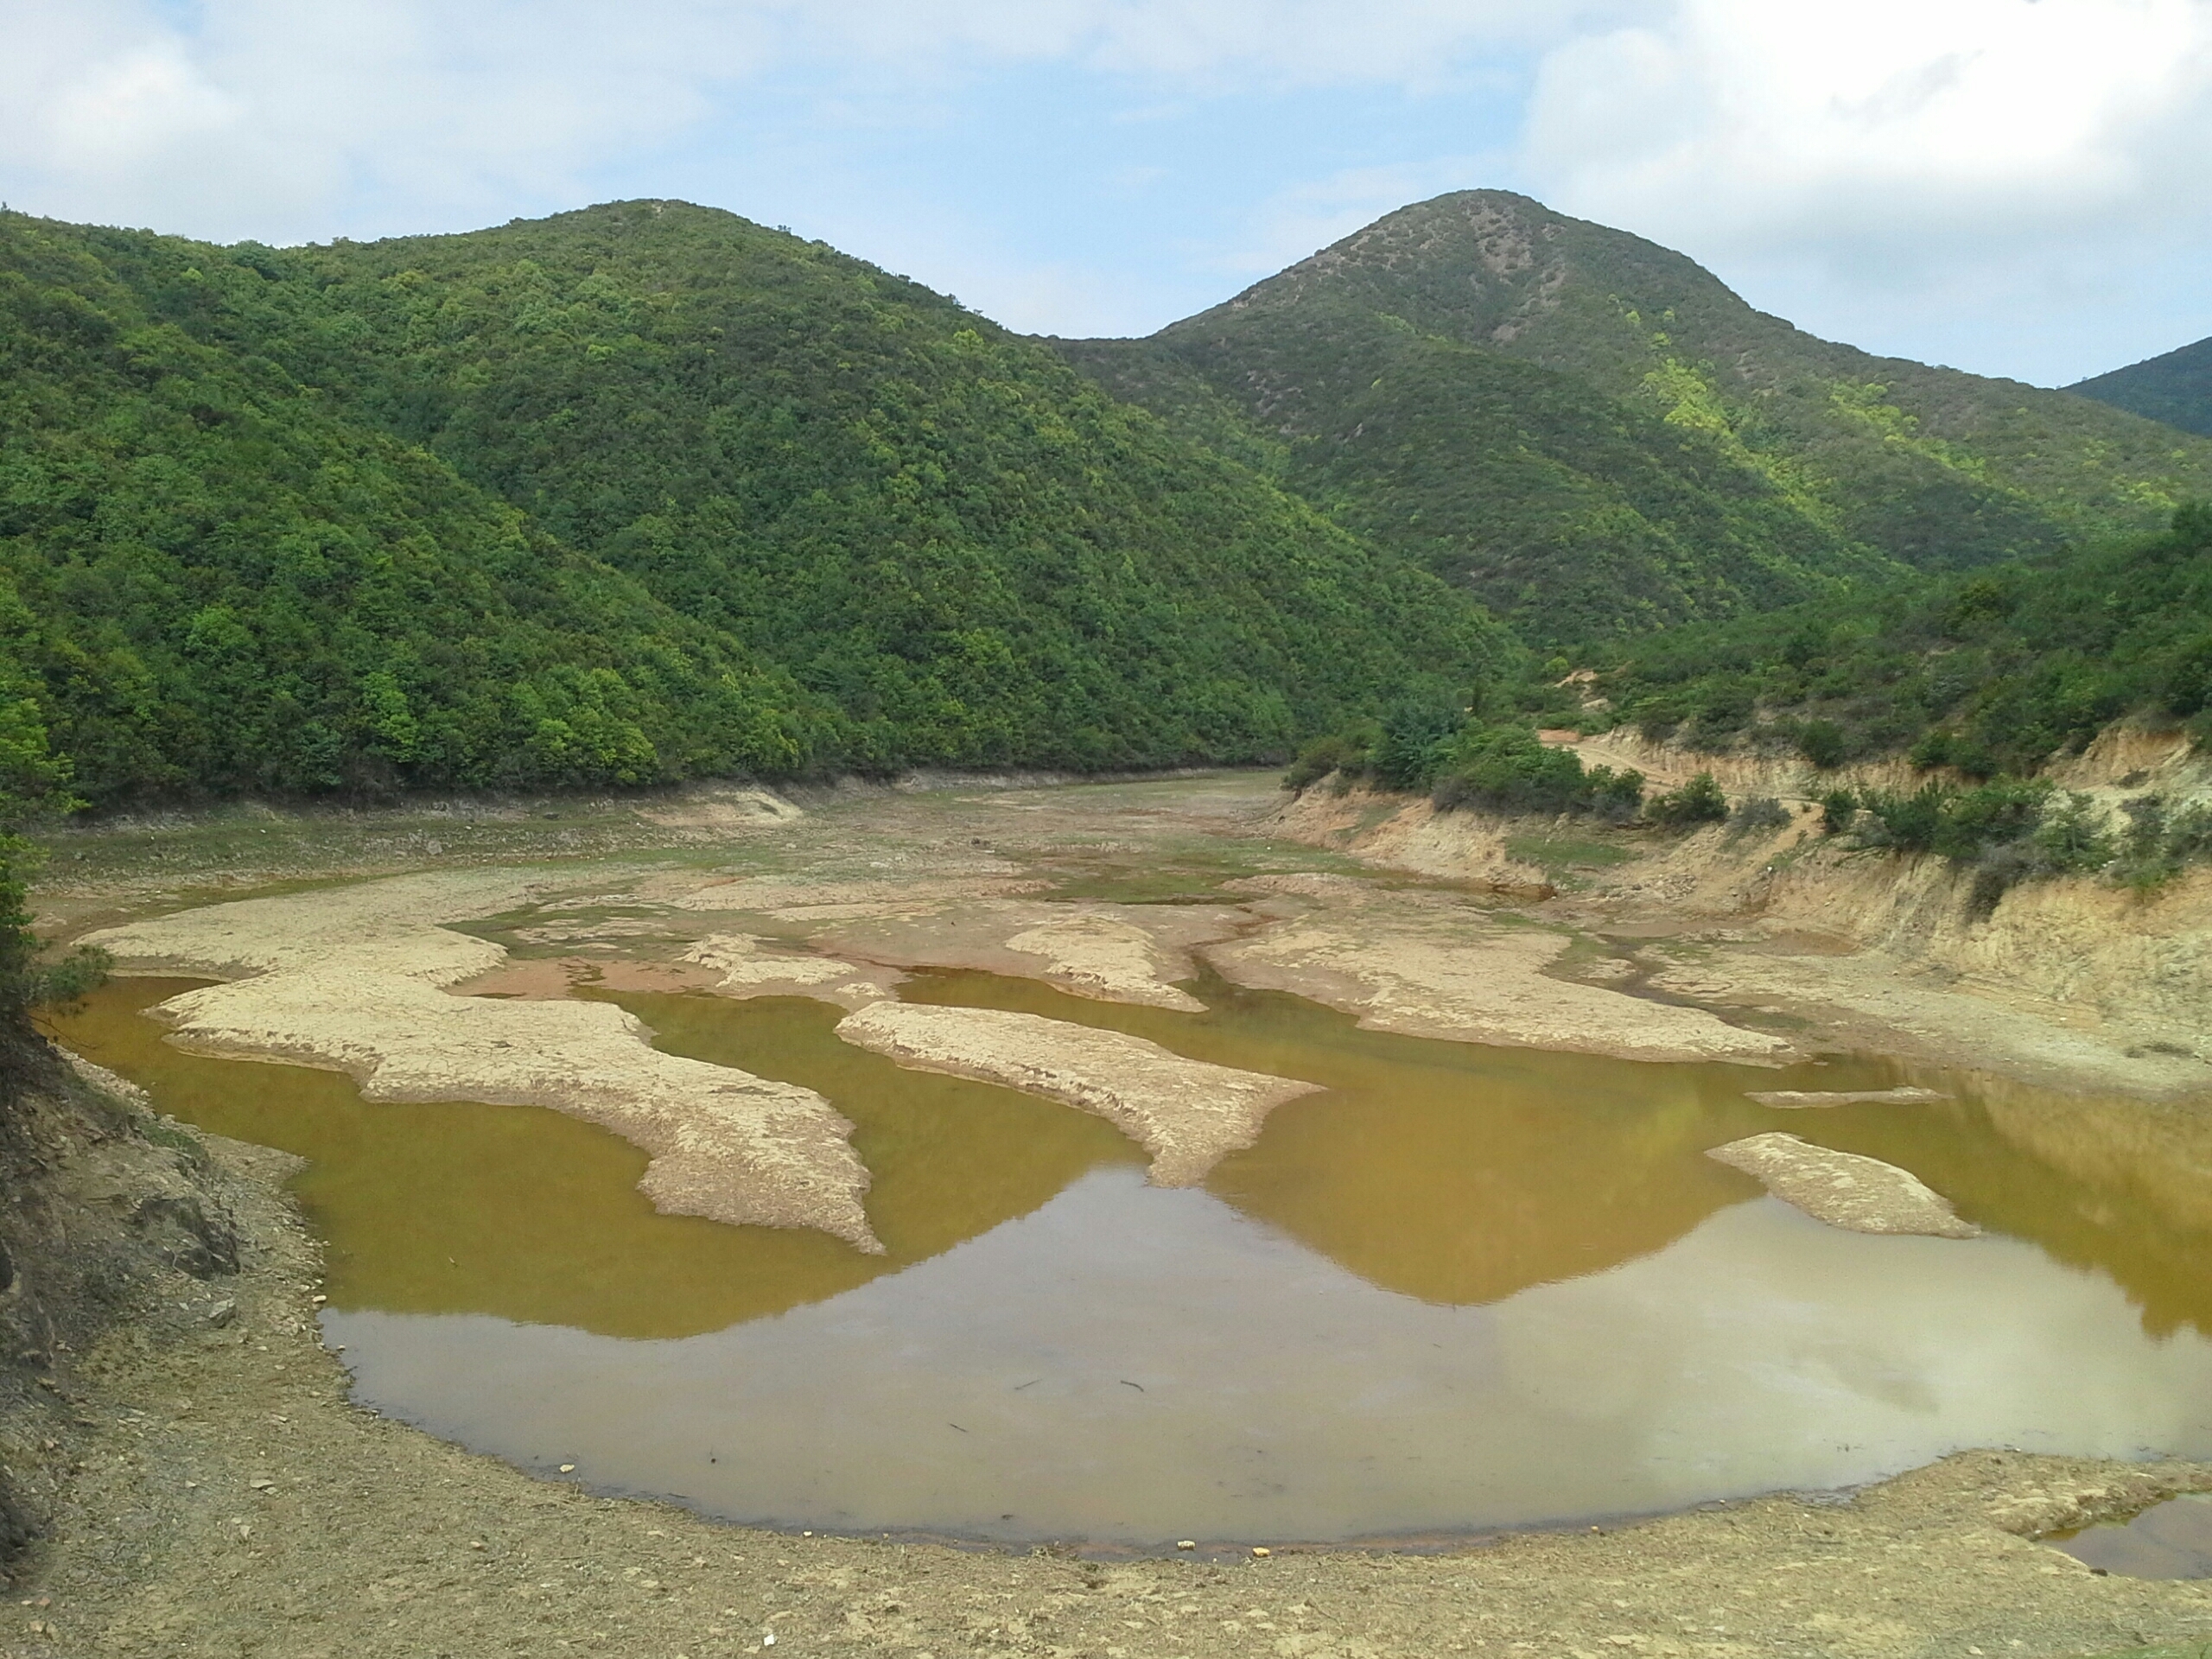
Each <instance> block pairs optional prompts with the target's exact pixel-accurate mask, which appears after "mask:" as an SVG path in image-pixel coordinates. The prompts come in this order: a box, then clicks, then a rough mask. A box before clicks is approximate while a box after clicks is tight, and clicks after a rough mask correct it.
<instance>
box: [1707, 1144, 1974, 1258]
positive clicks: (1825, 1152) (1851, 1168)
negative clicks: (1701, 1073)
mask: <svg viewBox="0 0 2212 1659" xmlns="http://www.w3.org/2000/svg"><path fill="white" fill-rule="evenodd" d="M1706 1156H1707V1157H1708V1158H1710V1159H1712V1160H1714V1161H1715V1162H1716V1163H1723V1164H1726V1165H1727V1166H1729V1167H1730V1168H1731V1169H1740V1170H1742V1171H1743V1172H1744V1173H1745V1174H1746V1175H1750V1176H1753V1177H1755V1178H1756V1179H1758V1180H1759V1181H1760V1182H1761V1183H1762V1184H1763V1185H1764V1186H1765V1187H1766V1190H1767V1191H1768V1192H1771V1193H1773V1194H1774V1196H1775V1197H1776V1198H1780V1199H1781V1200H1782V1201H1783V1203H1784V1204H1791V1205H1796V1206H1797V1208H1798V1209H1800V1210H1802V1211H1804V1212H1805V1213H1806V1214H1807V1215H1808V1216H1811V1217H1814V1218H1815V1220H1817V1221H1825V1222H1826V1223H1827V1224H1828V1225H1829V1226H1831V1227H1844V1228H1848V1229H1849V1230H1851V1231H1853V1232H1854V1233H1920V1234H1924V1235H1926V1236H1929V1237H1932V1238H1978V1237H1980V1234H1981V1229H1980V1228H1979V1227H1976V1226H1975V1225H1974V1224H1973V1223H1971V1222H1966V1221H1961V1220H1960V1219H1959V1217H1958V1216H1957V1214H1956V1213H1955V1211H1953V1210H1952V1208H1951V1205H1950V1203H1949V1201H1948V1199H1946V1198H1943V1197H1942V1196H1941V1195H1940V1194H1938V1193H1936V1192H1931V1191H1930V1190H1929V1188H1928V1186H1927V1185H1925V1184H1923V1182H1922V1181H1921V1179H1919V1177H1917V1176H1916V1175H1914V1174H1913V1173H1911V1172H1910V1171H1909V1170H1903V1169H1899V1168H1898V1167H1897V1166H1896V1165H1895V1164H1885V1163H1884V1162H1883V1161H1882V1160H1880V1159H1878V1158H1863V1157H1861V1156H1859V1154H1857V1153H1855V1152H1837V1151H1834V1150H1833V1149H1832V1148H1830V1147H1815V1146H1813V1145H1811V1144H1809V1143H1808V1142H1807V1141H1800V1140H1799V1139H1798V1138H1797V1137H1796V1135H1748V1136H1746V1137H1745V1139H1743V1140H1741V1141H1730V1142H1729V1143H1728V1144H1727V1145H1726V1146H1725V1147H1713V1150H1712V1151H1710V1152H1708V1153H1707V1154H1706Z"/></svg>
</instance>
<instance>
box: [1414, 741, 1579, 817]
mask: <svg viewBox="0 0 2212 1659" xmlns="http://www.w3.org/2000/svg"><path fill="white" fill-rule="evenodd" d="M1433 799H1434V801H1435V802H1436V804H1437V805H1438V806H1440V807H1442V808H1445V809H1446V810H1449V809H1451V808H1452V807H1455V806H1478V807H1484V808H1487V809H1488V810H1491V811H1493V812H1543V813H1551V814H1557V813H1560V812H1572V811H1575V810H1580V809H1582V808H1585V807H1586V806H1587V805H1588V804H1589V801H1590V785H1589V780H1588V779H1586V777H1585V776H1584V775H1583V771H1582V761H1581V759H1580V756H1578V755H1576V754H1575V753H1573V751H1571V750H1567V749H1554V748H1548V747H1545V745H1544V744H1543V743H1542V742H1541V741H1540V740H1539V739H1538V738H1537V736H1536V734H1535V732H1534V731H1532V730H1530V729H1529V728H1528V727H1525V726H1492V727H1486V728H1478V727H1470V728H1468V729H1467V730H1466V731H1465V732H1463V733H1461V734H1460V735H1459V741H1457V742H1456V743H1455V744H1454V745H1453V746H1452V752H1451V753H1450V754H1449V756H1448V757H1447V758H1446V760H1445V762H1444V765H1443V767H1442V769H1441V772H1440V776H1439V777H1438V779H1437V781H1436V788H1435V791H1434V793H1433Z"/></svg>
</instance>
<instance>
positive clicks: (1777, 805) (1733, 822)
mask: <svg viewBox="0 0 2212 1659" xmlns="http://www.w3.org/2000/svg"><path fill="white" fill-rule="evenodd" d="M1788 828H1789V808H1788V807H1786V806H1784V805H1783V804H1782V803H1781V802H1780V801H1777V800H1776V799H1775V798H1774V797H1773V796H1771V795H1754V796H1750V797H1747V798H1745V799H1744V800H1742V801H1740V802H1738V804H1737V806H1736V810H1734V811H1733V812H1731V813H1730V814H1729V815H1728V829H1729V832H1730V833H1731V834H1732V835H1738V836H1748V835H1754V834H1760V833H1764V834H1766V835H1772V834H1773V833H1774V832H1775V831H1776V830H1777V829H1788Z"/></svg>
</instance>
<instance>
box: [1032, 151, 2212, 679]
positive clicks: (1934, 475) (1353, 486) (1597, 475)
mask: <svg viewBox="0 0 2212 1659" xmlns="http://www.w3.org/2000/svg"><path fill="white" fill-rule="evenodd" d="M1061 349H1062V350H1063V351H1064V352H1065V353H1066V354H1067V355H1068V357H1069V358H1070V359H1071V360H1072V361H1074V362H1076V363H1077V364H1078V365H1081V366H1083V367H1084V369H1085V371H1086V372H1089V373H1090V374H1092V375H1093V376H1094V377H1095V378H1097V379H1098V380H1099V381H1100V382H1101V384H1103V385H1107V386H1109V387H1110V388H1111V389H1112V390H1114V391H1115V392H1116V394H1117V395H1119V396H1122V397H1128V398H1130V399H1132V400H1134V401H1136V402H1139V403H1141V404H1145V405H1146V406H1147V407H1149V408H1152V409H1154V410H1156V411H1157V412H1159V413H1160V414H1161V416H1163V418H1165V419H1166V420H1168V421H1169V422H1170V423H1173V424H1174V425H1176V426H1177V427H1178V428H1179V429H1182V430H1185V431H1186V432H1188V433H1190V434H1192V435H1194V436H1197V437H1198V438H1200V439H1202V440H1204V441H1205V442H1210V443H1211V444H1213V445H1214V446H1215V447H1216V448H1224V449H1230V450H1234V451H1236V452H1238V453H1242V454H1246V455H1247V456H1248V457H1249V458H1251V459H1253V460H1254V461H1256V462H1260V463H1262V464H1271V465H1272V466H1273V467H1274V469H1275V471H1276V473H1277V475H1278V476H1280V477H1281V478H1282V479H1283V480H1284V481H1285V482H1286V483H1287V484H1288V485H1290V486H1292V487H1293V488H1294V489H1296V490H1298V491H1300V493H1304V494H1305V495H1306V496H1307V497H1308V499H1312V500H1313V501H1314V502H1315V503H1316V504H1317V505H1321V506H1323V507H1324V508H1325V509H1326V510H1328V511H1329V512H1332V514H1333V515H1334V516H1335V517H1337V518H1338V519H1339V520H1340V521H1341V522H1343V523H1344V524H1349V525H1352V526H1355V527H1357V528H1358V529H1359V530H1361V531H1363V532H1365V533H1367V534H1369V535H1370V536H1371V537H1374V539H1376V541H1377V542H1378V543H1383V544H1384V545H1387V546H1389V547H1393V548H1395V549H1397V550H1400V551H1402V552H1404V553H1406V554H1408V556H1412V557H1414V558H1417V559H1419V560H1421V562H1422V563H1425V564H1426V565H1427V567H1428V568H1429V569H1433V570H1434V571H1436V572H1438V573H1439V574H1440V575H1445V576H1446V577H1447V578H1449V579H1451V580H1452V581H1454V582H1459V583H1462V584H1464V585H1465V586H1467V587H1469V588H1471V589H1472V591H1473V592H1475V593H1476V594H1478V595H1479V596H1480V597H1482V598H1483V599H1484V601H1486V602H1487V603H1488V604H1489V605H1490V606H1491V607H1493V608H1494V609H1495V610H1496V611H1497V613H1499V614H1500V615H1502V616H1505V617H1507V618H1509V619H1510V620H1512V621H1513V622H1514V623H1515V624H1516V626H1518V627H1519V628H1520V629H1521V630H1522V632H1524V633H1525V634H1526V635H1527V636H1528V637H1529V638H1530V639H1532V640H1535V641H1539V642H1541V643H1545V644H1558V643H1568V642H1573V641H1578V640H1589V639H1593V638H1597V637H1599V636H1604V635H1607V634H1617V633H1622V632H1637V631H1642V630H1648V629H1649V628H1652V627H1655V626H1666V625H1669V624H1673V623H1677V622H1681V621H1685V620H1700V619H1711V618H1714V617H1720V616H1727V615H1732V614H1741V613H1749V612H1752V611H1757V610H1760V609H1764V608H1769V607H1773V606H1775V605H1777V604H1783V603H1787V602H1789V601H1796V600H1802V599H1808V598H1811V597H1814V596H1815V595H1817V594H1823V593H1827V594H1834V593H1835V592H1838V591H1840V589H1841V588H1842V587H1843V586H1844V584H1846V583H1864V582H1867V581H1869V580H1875V581H1879V580H1882V579H1884V578H1885V577H1895V576H1897V575H1902V574H1903V573H1904V572H1905V571H1908V570H1913V569H1918V570H1948V569H1963V568H1969V567H1973V566H1976V565H1980V564H1984V563H1992V562H1994V561H1997V560H2000V559H2005V558H2012V557H2024V556H2036V555H2038V554H2044V553H2048V552H2050V551H2053V550H2056V549H2058V548H2059V547H2061V546H2063V545H2066V544H2068V543H2074V542H2078V541H2081V540H2083V539H2085V538H2087V539H2094V538H2096V537H2105V536H2110V535H2113V534H2118V533H2125V532H2130V531H2145V530H2148V529H2151V528H2153V527H2155V526H2156V525H2157V524H2159V523H2161V522H2163V521H2164V518H2166V517H2167V516H2169V515H2170V514H2171V512H2173V511H2174V510H2175V508H2176V507H2177V506H2178V505H2181V504H2182V503H2183V502H2184V501H2187V500H2190V499H2200V498H2202V497H2205V496H2207V495H2212V442H2205V441H2203V440H2202V439H2198V438H2196V437H2193V436H2189V435H2182V434H2177V433H2176V432H2175V431H2173V430H2172V429H2170V428H2167V427H2163V426H2160V425H2158V424H2156V423H2152V422H2148V421H2145V420H2143V419H2141V418H2139V417H2138V416H2131V415H2128V414H2126V413H2124V412H2121V411H2120V410H2113V409H2111V408H2107V407H2103V406H2100V405H2098V404H2094V403H2092V402H2091V401H2089V400H2088V399H2086V398H2082V397H2074V396H2071V395H2069V394H2067V393H2062V392H2051V391H2039V390H2037V389H2036V388H2034V387H2031V386H2026V385H2021V384H2019V383H2017V382H2013V381H2005V380H1991V379H1985V378H1980V377H1978V376H1974V375H1968V374H1963V373H1960V372H1955V371H1953V370H1948V369H1941V368H1931V367H1929V366H1927V365H1922V364H1917V363H1910V362H1904V361H1901V360H1898V359H1881V358H1876V357H1872V356H1870V355H1869V354H1867V353H1863V352H1859V351H1857V350H1855V349H1853V348H1852V347H1850V346H1841V345H1836V344H1833V343H1831V342H1829V341H1826V340H1818V339H1815V338H1814V337H1813V336H1811V335H1808V334H1804V333H1802V331H1800V330H1798V329H1796V328H1795V327H1791V326H1790V325H1789V323H1787V322H1784V321H1781V320H1780V319H1778V318H1775V317H1772V316H1768V315H1764V314H1763V313H1761V312H1758V311H1757V310H1755V309H1754V308H1751V306H1750V305H1748V304H1746V303H1745V302H1744V301H1743V300H1742V299H1740V298H1739V297H1738V296H1736V295H1735V294H1733V293H1732V292H1731V291H1730V290H1729V289H1727V288H1726V286H1725V285H1724V284H1723V283H1720V282H1719V279H1717V278H1716V277H1713V275H1712V274H1711V273H1709V272H1707V271H1706V270H1703V269H1701V268H1700V267H1699V266H1698V265H1697V264H1695V263H1694V262H1693V261H1691V260H1689V259H1688V258H1687V257H1683V256H1682V255H1681V254H1678V253H1675V252H1672V251H1669V250H1667V249H1665V248H1662V247H1659V246H1658V245H1655V244H1653V243H1650V242H1647V241H1645V240H1643V238H1638V237H1635V236H1630V235H1629V234H1627V233H1625V232H1619V231H1615V230H1611V229H1608V228H1606V227H1605V226H1599V225H1593V224H1590V223H1588V222H1586V221H1584V220H1580V219H1571V218H1568V217H1567V216H1566V215H1564V214H1561V213H1554V212H1552V211H1551V210H1550V209H1548V208H1546V207H1543V206H1541V204H1539V203H1537V202H1535V201H1532V200H1529V199H1528V198H1526V197H1522V196H1517V195H1513V194H1508V193H1505V192H1500V191H1469V192H1462V193H1459V194H1452V195H1447V196H1441V197H1439V198H1437V199H1435V200H1432V201H1427V202H1421V203H1418V204H1415V205H1414V206H1412V207H1406V208H1402V209H1401V210H1399V211H1398V212H1396V213H1391V214H1389V215H1388V216H1386V217H1385V218H1383V219H1380V220H1378V221H1376V223H1375V224H1373V225H1371V226H1368V227H1367V228H1366V229H1365V230H1363V231H1361V232H1357V233H1356V234H1355V235H1353V236H1351V237H1348V238H1344V240H1343V241H1341V242H1338V243H1337V244H1336V245H1333V246H1332V247H1329V248H1327V249H1325V250H1324V251H1321V252H1319V253H1318V254H1316V255H1314V256H1313V257H1312V258H1310V259H1307V260H1305V261H1303V262H1301V263H1300V264H1297V265H1294V266H1293V267H1291V268H1290V269H1289V270H1285V271H1283V272H1281V274H1279V275H1277V276H1275V277H1270V278H1268V280H1267V281H1265V282H1263V283H1259V284H1257V285H1256V286H1255V287H1253V288H1251V289H1247V290H1246V291H1245V292H1244V293H1243V294H1241V295H1239V296H1236V298H1235V299H1233V300H1230V301H1229V302H1226V303H1224V304H1223V305H1219V306H1217V307H1215V308H1212V309H1211V310H1209V311H1206V312H1204V313H1201V314H1200V315H1197V316H1194V317H1192V318H1189V319H1187V320H1185V321H1182V322H1178V323H1175V324H1173V325H1172V326H1170V327H1167V328H1166V329H1163V330H1162V331H1161V332H1160V333H1159V334H1155V335H1154V336H1152V337H1151V338H1150V339H1148V340H1135V341H1117V340H1090V341H1069V342H1062V343H1061Z"/></svg>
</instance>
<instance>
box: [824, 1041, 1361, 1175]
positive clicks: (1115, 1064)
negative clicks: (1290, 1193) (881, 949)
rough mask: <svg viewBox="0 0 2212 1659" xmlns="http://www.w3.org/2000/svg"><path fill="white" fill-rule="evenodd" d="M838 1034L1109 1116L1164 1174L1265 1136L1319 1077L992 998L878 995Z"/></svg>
mask: <svg viewBox="0 0 2212 1659" xmlns="http://www.w3.org/2000/svg"><path fill="white" fill-rule="evenodd" d="M837 1034H838V1036H840V1037H842V1038H843V1039H845V1040H846V1041H847V1042H849V1043H853V1044H856V1045H857V1046H860V1047H861V1048H867V1049H872V1050H874V1052H876V1053H879V1054H882V1055H886V1056H887V1057H888V1058H892V1059H894V1060H897V1061H898V1062H899V1064H900V1065H912V1066H918V1067H921V1068H922V1069H924V1070H925V1071H949V1072H951V1073H952V1074H954V1075H955V1076H957V1077H974V1078H976V1079H978V1080H979V1081H981V1082H984V1083H998V1084H1005V1085H1006V1086H1007V1087H1008V1088H1011V1089H1019V1090H1022V1091H1023V1092H1024V1093H1027V1094H1033V1095H1041V1096H1044V1097H1045V1098H1046V1099H1047V1100H1057V1101H1059V1102H1061V1103H1063V1104H1065V1105H1069V1106H1072V1107H1074V1108H1075V1109H1077V1110H1078V1111H1084V1112H1090V1113H1092V1114H1094V1115H1095V1116H1099V1117H1103V1118H1104V1119H1105V1120H1106V1121H1107V1122H1109V1123H1111V1124H1113V1125H1114V1126H1115V1127H1116V1128H1119V1129H1120V1130H1121V1131H1122V1133H1123V1134H1124V1135H1128V1137H1129V1138H1130V1139H1131V1140H1132V1141H1135V1142H1136V1143H1137V1144H1138V1145H1139V1146H1141V1147H1143V1148H1144V1149H1145V1150H1146V1151H1147V1152H1148V1153H1150V1154H1152V1181H1153V1184H1154V1185H1156V1186H1194V1185H1197V1184H1198V1182H1199V1181H1202V1180H1204V1179H1205V1176H1206V1172H1207V1171H1209V1170H1211V1168H1212V1167H1213V1166H1215V1165H1216V1164H1217V1163H1219V1162H1220V1161H1221V1160H1222V1159H1223V1158H1224V1157H1225V1156H1227V1155H1228V1154H1230V1153H1232V1152H1236V1151H1239V1150H1241V1149H1242V1148H1243V1147H1249V1146H1250V1145H1251V1144H1252V1142H1253V1141H1255V1140H1257V1139H1258V1138H1259V1134H1260V1125H1261V1124H1262V1122H1264V1121H1265V1120H1266V1118H1267V1116H1268V1113H1269V1112H1270V1111H1272V1110H1274V1109H1275V1108H1276V1107H1277V1106H1280V1105H1281V1104H1282V1103H1284V1102H1285V1101H1287V1100H1295V1099H1297V1098H1298V1097H1299V1096H1301V1095H1310V1094H1313V1093H1315V1092H1317V1091H1318V1090H1319V1086H1320V1085H1319V1084H1311V1083H1300V1082H1297V1081H1294V1080H1293V1079H1290V1078H1287V1077H1265V1076H1262V1074H1260V1073H1259V1072H1256V1071H1237V1070H1236V1069H1235V1068H1233V1067H1230V1066H1225V1065H1208V1064H1207V1063H1206V1062H1205V1061H1203V1060H1192V1059H1185V1058H1183V1057H1182V1056H1181V1055H1179V1054H1171V1053H1170V1052H1168V1051H1167V1050H1166V1049H1164V1048H1162V1047H1160V1046H1159V1045H1158V1044H1157V1043H1152V1042H1147V1041H1146V1040H1145V1039H1143V1038H1141V1037H1130V1036H1125V1035H1123V1034H1122V1033H1120V1032H1112V1031H1097V1030H1093V1029H1091V1028H1090V1027H1084V1026H1073V1025H1070V1024H1068V1023H1067V1022H1066V1021H1065V1020H1047V1019H1044V1018H1042V1017H1041V1016H1039V1015H1037V1014H1012V1013H1007V1012H1004V1011H1001V1010H999V1009H995V1008H961V1007H926V1006H917V1005H912V1004H904V1003H894V1002H879V1003H876V1004H874V1006H873V1007H866V1008H862V1009H861V1011H860V1012H859V1013H857V1014H851V1015H849V1016H848V1017H847V1018H846V1019H844V1020H842V1021H841V1022H839V1024H838V1027H837Z"/></svg>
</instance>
